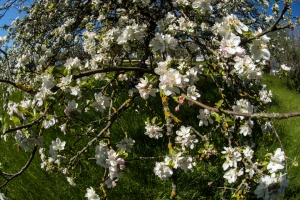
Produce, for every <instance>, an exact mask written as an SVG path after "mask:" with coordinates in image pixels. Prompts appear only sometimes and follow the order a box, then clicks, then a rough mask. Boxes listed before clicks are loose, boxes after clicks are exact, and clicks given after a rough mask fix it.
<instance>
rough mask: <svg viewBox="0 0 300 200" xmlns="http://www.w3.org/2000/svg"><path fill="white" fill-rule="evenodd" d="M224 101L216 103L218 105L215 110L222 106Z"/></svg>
mask: <svg viewBox="0 0 300 200" xmlns="http://www.w3.org/2000/svg"><path fill="white" fill-rule="evenodd" d="M223 102H224V100H223V99H221V100H220V101H218V103H216V106H217V108H220V107H221V106H222V104H223Z"/></svg>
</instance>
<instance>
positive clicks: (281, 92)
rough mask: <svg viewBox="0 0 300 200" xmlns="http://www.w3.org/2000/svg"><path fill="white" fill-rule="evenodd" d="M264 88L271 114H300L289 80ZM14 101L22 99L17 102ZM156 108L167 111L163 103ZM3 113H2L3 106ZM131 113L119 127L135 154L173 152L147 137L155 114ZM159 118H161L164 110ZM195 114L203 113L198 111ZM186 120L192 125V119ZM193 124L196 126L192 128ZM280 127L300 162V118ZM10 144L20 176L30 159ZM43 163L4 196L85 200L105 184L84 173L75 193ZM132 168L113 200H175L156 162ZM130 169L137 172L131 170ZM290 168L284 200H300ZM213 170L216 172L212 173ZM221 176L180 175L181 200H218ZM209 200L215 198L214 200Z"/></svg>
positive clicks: (1, 149) (8, 153)
mask: <svg viewBox="0 0 300 200" xmlns="http://www.w3.org/2000/svg"><path fill="white" fill-rule="evenodd" d="M264 82H265V83H266V84H267V85H268V89H271V90H272V91H273V94H274V98H273V102H272V104H270V106H269V112H278V113H282V112H290V111H296V110H297V111H300V94H297V93H295V92H293V91H290V90H288V88H287V87H286V86H285V82H284V80H283V79H279V78H278V77H271V76H269V75H268V74H266V75H265V77H264ZM14 98H18V97H17V96H16V97H14ZM137 103H138V102H137ZM152 103H155V104H156V105H161V102H152ZM0 108H2V105H1V102H0ZM130 112H132V113H129V114H128V117H129V118H126V119H122V120H121V121H119V122H118V126H122V128H123V129H125V130H127V131H129V130H130V132H131V133H132V134H131V135H130V136H131V137H132V138H133V139H135V140H138V141H139V144H138V143H136V145H135V149H134V152H138V151H141V152H143V154H144V156H156V155H152V154H153V149H156V148H157V150H159V149H160V151H162V150H164V151H166V150H167V149H166V147H165V146H164V145H163V141H161V142H156V143H153V142H152V140H151V139H149V138H148V137H145V136H144V134H143V133H144V127H141V126H140V124H141V123H142V124H143V123H144V117H146V116H148V115H149V113H147V112H146V111H145V112H141V114H139V116H138V117H135V116H137V115H136V113H135V111H134V109H133V110H132V111H130ZM155 112H160V108H159V106H158V107H157V110H156V111H155ZM195 112H198V110H196V111H195ZM186 114H187V113H186ZM189 115H191V113H189ZM195 115H196V114H195ZM181 117H182V118H184V119H189V116H181ZM126 121H129V122H130V124H128V123H124V122H126ZM190 123H191V124H192V122H190ZM274 124H275V126H276V129H277V131H278V134H279V135H280V137H281V141H282V143H283V146H284V150H285V152H286V155H287V156H288V157H290V158H292V159H295V160H296V161H298V162H300V158H299V157H300V156H299V154H300V148H299V144H300V137H299V133H300V118H299V117H298V118H291V119H285V120H274ZM118 126H116V127H114V128H112V131H113V132H115V133H120V134H123V132H122V131H120V129H119V127H118ZM132 127H133V128H132ZM54 134H56V133H54ZM9 142H10V144H12V145H14V146H13V148H11V145H4V141H0V162H1V163H2V164H3V169H5V171H9V172H12V173H13V172H16V171H18V170H19V169H20V167H21V166H22V165H23V164H24V163H26V161H27V159H28V157H29V154H28V153H25V152H24V151H23V150H21V149H18V148H17V146H16V144H15V141H13V140H10V141H9ZM44 142H45V143H46V144H48V143H49V142H50V141H47V139H46V138H45V141H44ZM261 145H263V147H262V152H265V150H266V149H270V152H273V150H274V149H276V148H277V147H280V144H279V142H278V140H277V139H276V137H275V136H274V135H270V136H266V138H265V140H262V143H261ZM8 147H10V148H8ZM91 151H94V150H91ZM138 153H140V152H138ZM133 154H134V153H133ZM139 155H140V154H139ZM133 156H135V155H133ZM40 162H41V161H40V158H39V155H38V154H37V155H36V157H35V158H34V160H33V164H32V165H31V166H30V168H29V169H28V170H27V171H26V172H25V173H24V174H23V175H22V176H21V177H18V178H17V179H16V180H13V181H12V182H10V183H9V184H8V186H7V187H6V188H5V190H2V191H1V192H4V193H7V194H8V197H9V198H10V199H17V200H18V199H43V200H44V199H45V200H46V199H49V200H50V199H51V200H53V199H84V195H85V192H86V191H85V188H87V187H90V186H93V187H94V188H96V187H97V185H99V182H100V181H99V177H101V175H102V174H103V172H102V171H100V170H101V169H100V168H88V169H89V170H88V173H84V170H82V173H84V174H82V175H83V178H82V180H81V181H80V180H78V185H77V186H76V187H72V186H70V185H69V184H68V183H67V181H66V178H65V177H63V176H61V175H57V174H48V173H47V172H45V171H44V170H41V169H40ZM128 165H130V166H129V167H128V169H127V171H125V176H124V178H123V179H121V180H120V183H119V185H118V186H117V187H116V188H114V189H113V190H110V191H108V194H109V196H110V199H116V200H117V199H118V200H119V199H122V200H125V199H144V200H146V199H149V200H150V199H168V198H169V196H170V186H171V182H170V181H161V180H159V179H158V178H157V177H156V176H155V175H154V173H153V167H154V162H149V161H141V162H139V163H136V161H131V162H128ZM212 166H215V169H213V168H212ZM85 167H86V166H82V168H83V169H84V168H85ZM130 168H131V169H132V170H130ZM288 168H289V178H290V179H291V181H290V186H289V189H288V192H287V195H286V196H285V197H284V199H295V200H296V199H300V195H298V193H299V192H298V191H300V176H298V172H299V170H300V169H299V167H293V166H292V165H291V162H289V165H288ZM207 169H212V170H211V171H209V172H208V171H207ZM220 170H221V171H222V169H219V168H218V166H217V165H214V163H205V162H204V163H202V164H199V165H198V167H197V168H196V169H195V171H194V172H195V173H194V174H193V175H190V176H184V175H182V176H181V174H180V173H181V172H179V182H180V183H181V184H180V185H179V191H178V192H179V196H178V199H218V198H217V197H216V196H214V195H215V193H216V191H217V190H218V189H217V188H215V187H213V186H210V187H208V186H207V183H208V182H211V181H212V180H213V181H214V182H217V181H218V178H219V177H221V179H222V176H220V174H219V172H220ZM145 172H148V173H145ZM99 174H100V175H99ZM83 180H85V181H83ZM222 180H223V179H222ZM0 181H1V182H0V184H2V182H3V179H1V177H0ZM80 182H83V183H80ZM214 184H215V183H214ZM97 193H99V194H100V191H97ZM205 195H206V196H205ZM208 195H209V196H210V197H208Z"/></svg>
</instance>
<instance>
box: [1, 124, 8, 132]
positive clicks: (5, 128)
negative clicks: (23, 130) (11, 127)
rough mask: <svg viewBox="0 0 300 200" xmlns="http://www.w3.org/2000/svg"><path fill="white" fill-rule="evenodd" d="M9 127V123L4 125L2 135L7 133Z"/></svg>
mask: <svg viewBox="0 0 300 200" xmlns="http://www.w3.org/2000/svg"><path fill="white" fill-rule="evenodd" d="M7 128H8V125H7V123H4V125H3V126H2V133H5V131H6V130H7Z"/></svg>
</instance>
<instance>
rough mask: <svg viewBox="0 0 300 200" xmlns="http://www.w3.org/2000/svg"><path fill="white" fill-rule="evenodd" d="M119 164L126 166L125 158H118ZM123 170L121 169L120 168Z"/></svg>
mask: <svg viewBox="0 0 300 200" xmlns="http://www.w3.org/2000/svg"><path fill="white" fill-rule="evenodd" d="M117 163H118V164H119V165H124V164H125V160H124V159H123V158H118V159H117ZM120 168H121V167H120Z"/></svg>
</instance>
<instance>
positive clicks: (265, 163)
mask: <svg viewBox="0 0 300 200" xmlns="http://www.w3.org/2000/svg"><path fill="white" fill-rule="evenodd" d="M268 164H269V162H268V161H264V162H262V164H261V165H262V166H264V167H266V166H267V165H268Z"/></svg>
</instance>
